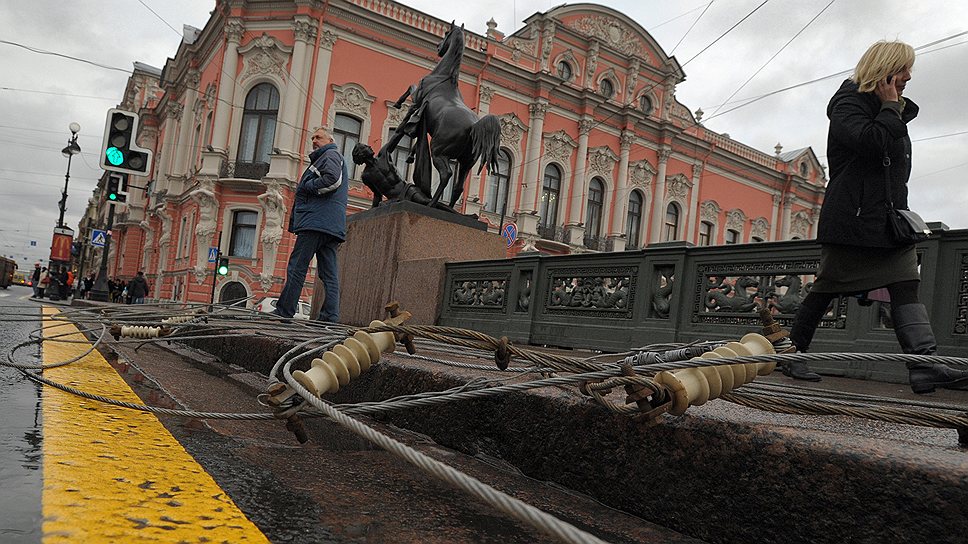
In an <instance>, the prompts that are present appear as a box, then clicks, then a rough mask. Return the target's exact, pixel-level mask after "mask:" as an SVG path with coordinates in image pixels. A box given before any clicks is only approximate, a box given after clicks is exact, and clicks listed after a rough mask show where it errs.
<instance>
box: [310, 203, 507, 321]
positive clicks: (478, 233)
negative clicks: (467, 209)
mask: <svg viewBox="0 0 968 544" xmlns="http://www.w3.org/2000/svg"><path fill="white" fill-rule="evenodd" d="M506 256H507V251H506V249H505V243H504V240H503V239H502V238H501V237H500V236H499V235H498V234H495V233H490V232H487V227H486V225H485V224H484V223H481V222H480V221H478V220H477V218H476V217H471V216H464V215H456V214H452V213H447V212H443V211H440V210H434V209H431V208H428V207H426V206H422V205H418V204H414V203H412V202H394V203H389V204H387V203H384V204H383V205H382V206H379V207H377V208H373V209H371V210H367V211H365V212H360V213H357V214H354V215H352V216H350V217H348V218H347V225H346V243H344V244H343V245H341V246H340V250H339V274H340V321H341V322H343V323H346V324H349V325H368V324H369V323H370V321H371V320H373V319H382V318H383V317H384V316H385V314H386V312H385V311H384V306H385V305H386V303H387V302H388V301H390V300H396V301H399V302H400V307H401V308H402V309H405V310H408V311H410V313H412V314H413V318H412V319H411V320H410V322H409V323H411V324H415V325H433V324H435V323H436V322H437V317H438V315H439V312H440V303H441V300H442V299H443V297H442V290H443V287H444V286H443V279H444V263H447V262H451V261H470V260H484V259H503V258H505V257H506ZM321 290H322V284H321V283H319V282H317V284H316V292H317V294H316V296H314V297H313V307H314V311H318V308H319V307H320V306H321V305H322V300H321V299H322V296H321V293H320V291H321ZM314 315H315V313H314Z"/></svg>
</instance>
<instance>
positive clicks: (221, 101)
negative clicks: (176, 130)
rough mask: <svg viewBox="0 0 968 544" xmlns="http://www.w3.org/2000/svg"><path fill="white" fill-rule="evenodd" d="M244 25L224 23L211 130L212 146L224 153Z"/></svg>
mask: <svg viewBox="0 0 968 544" xmlns="http://www.w3.org/2000/svg"><path fill="white" fill-rule="evenodd" d="M244 31H245V27H243V26H242V21H239V20H230V21H228V22H227V23H225V35H226V37H227V38H228V43H227V44H225V55H224V56H223V57H222V74H221V75H220V76H219V86H218V102H217V103H218V105H217V106H216V107H215V127H214V130H213V131H212V147H213V148H215V150H216V151H219V152H221V153H225V152H226V150H227V142H228V138H229V124H230V123H231V120H232V98H233V97H234V96H235V79H236V77H237V75H238V74H237V73H236V69H237V67H238V64H239V42H241V41H242V32H244Z"/></svg>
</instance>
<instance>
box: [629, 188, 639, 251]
mask: <svg viewBox="0 0 968 544" xmlns="http://www.w3.org/2000/svg"><path fill="white" fill-rule="evenodd" d="M625 235H626V237H627V243H626V245H627V246H628V247H638V246H639V238H641V236H642V193H640V192H638V191H632V193H631V194H630V195H629V213H628V217H627V219H626V224H625Z"/></svg>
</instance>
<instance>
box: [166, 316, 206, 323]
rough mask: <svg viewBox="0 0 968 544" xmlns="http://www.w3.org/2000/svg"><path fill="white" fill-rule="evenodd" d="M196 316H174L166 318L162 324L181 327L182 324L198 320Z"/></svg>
mask: <svg viewBox="0 0 968 544" xmlns="http://www.w3.org/2000/svg"><path fill="white" fill-rule="evenodd" d="M197 317H198V316H195V315H173V316H171V317H166V318H164V319H162V320H161V322H162V323H167V324H169V325H179V324H181V323H188V322H189V321H191V320H193V319H195V318H197Z"/></svg>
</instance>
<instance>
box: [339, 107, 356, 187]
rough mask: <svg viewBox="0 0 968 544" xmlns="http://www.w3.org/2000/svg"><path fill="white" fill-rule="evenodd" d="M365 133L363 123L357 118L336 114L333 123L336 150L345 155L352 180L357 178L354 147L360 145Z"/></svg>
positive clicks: (345, 162)
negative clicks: (361, 137) (361, 136)
mask: <svg viewBox="0 0 968 544" xmlns="http://www.w3.org/2000/svg"><path fill="white" fill-rule="evenodd" d="M362 132H363V122H362V121H360V120H359V119H356V118H355V117H350V116H349V115H345V114H342V113H337V114H336V119H335V121H334V122H333V141H334V142H336V148H337V149H339V152H340V153H342V154H343V163H344V164H346V171H347V172H349V174H350V177H351V178H355V177H356V164H354V163H353V147H354V146H356V144H358V143H360V134H361V133H362Z"/></svg>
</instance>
